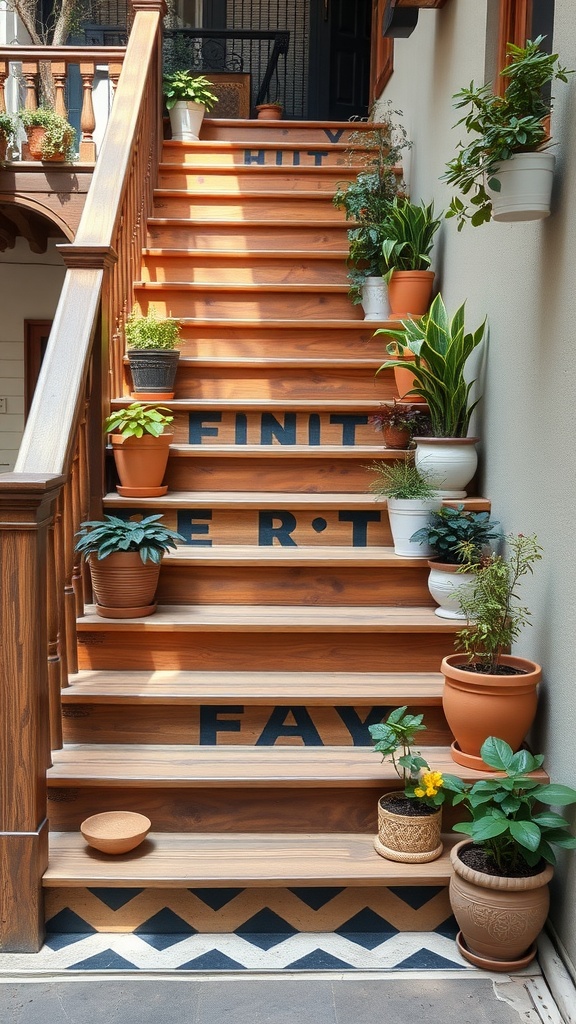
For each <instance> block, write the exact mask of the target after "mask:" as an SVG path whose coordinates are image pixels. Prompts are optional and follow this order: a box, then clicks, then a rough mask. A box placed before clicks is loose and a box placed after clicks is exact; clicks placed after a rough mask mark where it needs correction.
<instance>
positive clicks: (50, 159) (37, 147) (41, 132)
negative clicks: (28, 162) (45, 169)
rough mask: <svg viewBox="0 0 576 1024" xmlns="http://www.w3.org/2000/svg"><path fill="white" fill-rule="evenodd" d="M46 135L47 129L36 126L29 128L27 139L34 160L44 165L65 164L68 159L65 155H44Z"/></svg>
mask: <svg viewBox="0 0 576 1024" xmlns="http://www.w3.org/2000/svg"><path fill="white" fill-rule="evenodd" d="M45 135H46V129H45V128H43V127H42V125H36V126H35V127H33V128H28V130H27V132H26V137H27V139H28V149H29V151H30V156H31V158H32V160H42V161H43V162H44V163H63V162H64V160H65V159H66V154H65V153H53V154H52V156H43V155H42V147H43V145H44V138H45Z"/></svg>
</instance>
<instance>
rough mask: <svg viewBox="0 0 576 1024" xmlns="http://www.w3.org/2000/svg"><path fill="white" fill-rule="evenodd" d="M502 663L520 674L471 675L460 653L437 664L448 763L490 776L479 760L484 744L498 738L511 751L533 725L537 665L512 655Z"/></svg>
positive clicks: (477, 673) (503, 658)
mask: <svg viewBox="0 0 576 1024" xmlns="http://www.w3.org/2000/svg"><path fill="white" fill-rule="evenodd" d="M501 662H502V664H503V665H510V666H511V667H512V668H517V669H521V670H522V674H521V675H510V676H506V675H488V674H484V673H482V672H470V671H469V670H467V669H466V664H467V662H466V657H465V655H463V654H451V655H450V656H449V657H447V658H444V659H443V661H442V666H441V667H442V672H443V673H444V693H443V696H442V706H443V708H444V714H445V716H446V721H447V722H448V725H449V727H450V729H451V731H452V734H453V736H454V740H455V742H454V743H453V744H452V758H453V760H454V761H455V762H456V764H462V765H466V766H467V767H470V768H476V769H478V770H480V771H490V770H491V769H489V767H488V765H485V764H484V762H483V761H482V759H481V757H480V747H481V746H482V744H483V743H484V740H486V739H488V737H489V736H498V737H499V738H500V739H502V740H505V741H506V743H509V744H510V746H511V747H512V749H513V750H514V751H516V750H518V749H519V748H520V746H521V745H522V741H523V739H524V737H525V736H526V733H527V732H528V730H529V729H530V726H531V725H532V722H533V721H534V717H535V715H536V706H537V699H538V698H537V693H536V687H537V686H538V683H539V682H540V679H541V676H542V669H541V667H540V665H537V664H536V662H534V661H528V660H527V659H526V658H517V657H515V656H514V655H512V654H504V655H502V658H501Z"/></svg>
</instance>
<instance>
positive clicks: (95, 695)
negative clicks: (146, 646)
mask: <svg viewBox="0 0 576 1024" xmlns="http://www.w3.org/2000/svg"><path fill="white" fill-rule="evenodd" d="M71 680H72V681H71V683H70V685H69V686H67V687H66V688H65V689H64V690H63V691H62V701H63V703H65V704H74V703H78V702H80V701H89V702H90V703H95V704H98V703H118V704H121V703H124V702H126V701H130V700H133V699H134V698H136V697H137V698H138V701H139V703H143V704H158V703H162V702H163V701H164V700H169V701H170V703H171V704H180V703H182V704H189V703H193V704H199V703H205V704H210V703H215V704H219V703H221V702H222V701H226V700H230V701H232V702H237V701H240V700H241V702H242V704H256V705H258V704H263V703H266V702H273V703H274V704H282V705H293V704H296V703H304V704H306V705H324V704H326V702H327V701H328V702H330V703H336V704H343V705H350V706H357V707H361V706H362V705H363V704H364V703H366V704H372V703H374V702H377V703H383V704H387V703H388V702H389V701H397V700H398V698H399V695H400V694H401V699H402V702H403V703H406V704H410V703H411V702H412V701H417V702H418V704H419V705H422V706H426V707H439V706H440V704H441V702H442V689H443V683H444V679H443V676H442V675H441V674H440V673H439V672H438V673H434V672H430V673H424V672H422V673H419V672H388V673H380V672H357V673H354V672H297V673H296V672H187V671H180V672H162V671H154V670H152V671H149V672H146V671H139V672H121V671H108V672H107V671H98V670H90V669H87V670H84V671H81V672H78V673H77V675H75V676H72V677H71Z"/></svg>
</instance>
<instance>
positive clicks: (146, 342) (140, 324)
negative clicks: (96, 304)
mask: <svg viewBox="0 0 576 1024" xmlns="http://www.w3.org/2000/svg"><path fill="white" fill-rule="evenodd" d="M124 333H125V336H126V344H127V347H128V348H129V349H130V348H135V349H153V348H160V349H164V350H171V349H174V348H176V346H177V344H178V340H179V337H180V321H179V320H176V319H174V318H173V317H159V316H158V314H157V312H156V308H155V306H153V305H151V306H150V310H149V312H148V313H147V315H146V316H142V315H141V314H139V313H138V311H137V308H136V307H134V309H133V310H132V312H131V313H130V316H129V317H128V319H127V320H126V325H125V328H124Z"/></svg>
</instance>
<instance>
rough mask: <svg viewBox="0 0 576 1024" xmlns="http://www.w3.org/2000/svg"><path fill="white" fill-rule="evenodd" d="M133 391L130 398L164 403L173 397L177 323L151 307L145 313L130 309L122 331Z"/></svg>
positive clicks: (176, 357)
mask: <svg viewBox="0 0 576 1024" xmlns="http://www.w3.org/2000/svg"><path fill="white" fill-rule="evenodd" d="M124 334H125V337H126V346H127V350H128V362H129V364H130V372H131V374H132V383H133V387H134V390H133V391H132V398H139V399H140V400H141V401H152V402H153V401H163V402H167V401H170V400H171V399H172V398H174V382H175V380H176V371H177V369H178V360H179V358H180V352H179V350H178V349H177V348H176V345H177V344H178V340H179V337H180V321H179V320H176V319H174V318H173V317H160V316H158V314H157V313H156V309H155V307H154V306H153V305H151V306H150V308H149V311H148V313H147V314H146V315H145V316H143V315H142V314H139V313H138V311H137V309H136V307H134V309H133V310H132V312H131V314H130V316H129V317H128V319H127V321H126V325H125V328H124Z"/></svg>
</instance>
